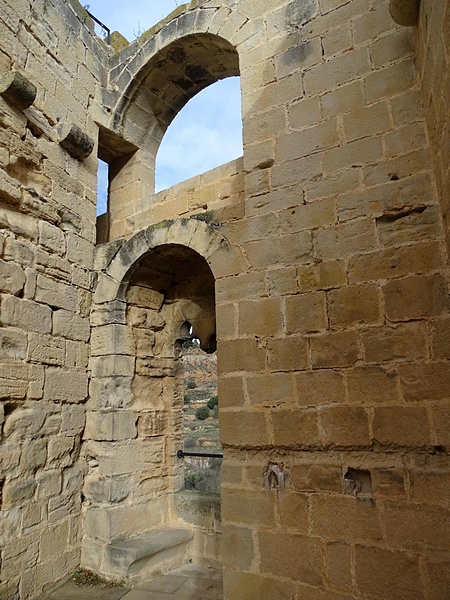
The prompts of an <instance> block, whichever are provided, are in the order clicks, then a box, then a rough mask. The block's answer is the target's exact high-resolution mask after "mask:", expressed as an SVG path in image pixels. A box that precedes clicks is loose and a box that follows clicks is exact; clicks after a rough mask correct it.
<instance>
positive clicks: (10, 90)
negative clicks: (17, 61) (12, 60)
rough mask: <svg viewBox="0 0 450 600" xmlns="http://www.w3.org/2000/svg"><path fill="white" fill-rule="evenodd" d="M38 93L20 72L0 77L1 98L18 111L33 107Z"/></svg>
mask: <svg viewBox="0 0 450 600" xmlns="http://www.w3.org/2000/svg"><path fill="white" fill-rule="evenodd" d="M36 93H37V89H36V86H35V85H33V84H32V83H31V82H30V81H28V79H27V78H26V77H25V76H24V75H22V73H19V71H11V72H9V73H2V74H1V75H0V96H3V98H5V100H6V101H7V102H9V103H11V104H13V105H14V106H16V107H17V108H18V109H20V110H23V109H25V108H28V107H29V106H31V105H32V104H33V102H34V101H35V98H36Z"/></svg>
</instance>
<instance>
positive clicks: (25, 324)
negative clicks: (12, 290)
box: [1, 296, 52, 333]
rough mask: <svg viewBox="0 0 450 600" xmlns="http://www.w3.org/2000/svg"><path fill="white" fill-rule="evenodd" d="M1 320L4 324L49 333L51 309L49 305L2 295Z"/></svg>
mask: <svg viewBox="0 0 450 600" xmlns="http://www.w3.org/2000/svg"><path fill="white" fill-rule="evenodd" d="M1 320H2V323H4V324H5V325H12V326H15V327H20V328H23V329H26V330H29V331H37V332H40V333H50V331H51V328H52V325H51V321H52V311H51V308H50V307H49V306H45V305H44V304H38V303H37V302H32V301H31V300H22V299H20V298H15V297H13V296H4V297H3V298H2V302H1Z"/></svg>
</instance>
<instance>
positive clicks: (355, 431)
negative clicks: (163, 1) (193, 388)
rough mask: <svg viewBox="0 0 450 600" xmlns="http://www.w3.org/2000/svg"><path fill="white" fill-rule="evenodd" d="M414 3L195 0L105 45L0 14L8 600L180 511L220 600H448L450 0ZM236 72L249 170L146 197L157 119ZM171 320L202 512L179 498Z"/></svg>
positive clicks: (0, 279)
mask: <svg viewBox="0 0 450 600" xmlns="http://www.w3.org/2000/svg"><path fill="white" fill-rule="evenodd" d="M420 4H421V6H420V11H419V14H418V15H417V21H416V9H417V6H418V3H417V2H416V1H415V0H408V1H407V0H391V1H390V2H387V1H384V0H383V1H373V0H358V1H355V2H348V1H345V0H302V1H300V0H299V1H294V2H287V1H284V0H283V1H279V2H269V3H261V2H258V1H257V0H233V1H231V0H230V1H225V2H219V1H216V0H209V1H208V2H193V3H191V4H190V5H189V6H188V7H187V8H186V7H180V8H179V9H177V11H176V12H175V13H174V14H173V15H172V16H170V17H169V18H168V19H167V20H165V21H164V22H163V23H162V24H160V25H157V26H155V27H154V28H152V29H151V30H150V31H149V32H147V33H146V35H144V36H142V37H141V38H140V39H139V40H137V41H135V42H131V43H130V44H129V45H127V47H126V48H123V49H121V50H120V51H119V52H116V53H114V52H113V51H112V50H111V48H109V49H108V48H107V47H106V45H105V44H102V43H101V41H99V39H98V38H97V37H96V36H95V34H94V33H93V30H92V27H91V24H90V22H89V21H88V22H86V21H85V14H84V13H83V11H82V10H81V9H80V8H79V7H78V8H77V6H76V3H75V4H73V3H67V2H62V1H61V0H55V1H54V2H52V10H51V11H47V12H45V11H44V12H42V11H38V10H36V11H35V12H33V11H32V10H31V8H30V3H29V2H27V1H26V0H17V1H16V2H9V3H8V2H6V3H3V5H4V6H3V5H2V11H0V46H1V48H0V71H2V72H3V74H2V76H1V77H0V168H1V170H2V177H1V178H0V179H1V182H2V183H1V184H0V201H1V203H2V204H1V206H0V229H1V232H0V275H3V276H0V324H1V325H2V328H1V330H0V397H1V402H0V428H1V449H2V451H1V453H0V471H1V476H0V480H1V481H0V488H1V493H2V503H1V504H2V511H1V515H0V546H1V549H2V556H1V560H2V565H1V568H2V577H1V579H2V582H1V583H0V597H1V598H2V600H3V597H5V600H35V599H36V598H41V597H45V596H47V595H48V593H49V592H50V591H51V587H52V586H53V585H54V584H55V583H57V581H60V580H63V579H64V578H66V577H67V576H68V575H69V574H70V573H71V572H73V570H74V569H75V568H76V567H78V566H79V565H80V555H81V557H82V558H81V561H82V565H83V566H88V567H91V568H93V569H94V570H96V571H98V572H100V573H102V572H103V573H105V572H106V573H107V574H109V575H111V574H112V572H111V571H112V569H113V565H112V563H111V560H110V558H111V556H110V553H108V548H110V547H111V544H112V543H115V542H117V541H120V543H124V544H125V546H126V544H127V543H128V542H129V540H130V539H135V538H136V537H138V536H140V535H141V534H144V535H150V534H151V536H153V535H155V534H154V532H155V531H157V530H158V529H159V528H162V527H164V528H166V527H168V528H174V527H178V526H179V522H180V519H181V520H182V521H183V523H184V525H185V526H186V528H187V529H189V531H190V535H191V534H192V539H191V541H190V543H189V544H188V546H187V547H186V548H185V549H184V548H183V555H182V557H183V558H182V559H183V560H185V559H186V560H192V561H193V562H198V563H201V564H215V565H220V564H221V562H223V563H224V565H225V590H224V597H226V598H227V600H235V599H236V598H239V599H241V600H255V598H258V599H261V600H269V599H270V600H274V599H276V600H281V599H283V600H292V598H294V597H295V598H297V597H298V598H302V599H303V598H305V599H307V600H337V598H339V599H340V600H350V598H353V597H354V598H356V597H358V598H359V597H361V598H362V597H364V598H366V597H367V598H369V597H370V598H380V599H381V598H382V599H383V600H404V598H408V599H409V598H411V599H413V600H416V599H417V600H419V599H420V600H424V599H426V600H442V599H443V598H446V597H447V596H448V595H449V594H450V592H449V589H450V583H449V582H450V569H449V565H450V547H449V543H448V539H449V532H448V527H447V525H446V524H447V523H448V522H449V519H448V516H449V515H448V511H449V501H448V492H449V484H448V479H449V477H448V470H449V469H448V460H447V456H446V453H447V451H448V448H449V447H450V434H449V431H450V381H449V376H448V374H447V373H448V371H449V369H448V367H449V365H448V361H449V358H450V351H449V339H450V333H449V331H450V326H449V317H448V315H449V311H450V306H449V295H448V252H447V251H446V247H447V248H448V247H450V246H449V243H448V241H449V239H450V227H449V214H450V213H449V201H448V198H449V197H450V196H449V191H450V187H449V186H450V180H449V172H448V165H449V150H448V149H449V148H450V145H449V127H448V115H449V106H450V97H449V93H448V90H449V89H450V51H449V50H450V42H449V39H448V38H449V32H450V28H449V25H448V24H449V19H450V8H449V0H442V1H440V2H432V1H431V0H422V2H421V3H420ZM3 9H4V10H3ZM38 13H39V15H38ZM391 14H392V15H394V18H395V19H397V20H398V21H400V22H404V23H406V22H408V24H412V23H413V22H414V24H415V25H417V27H416V28H415V29H414V32H413V31H412V30H407V29H405V28H399V27H398V26H397V25H396V24H395V23H394V21H393V19H392V16H391ZM11 68H14V69H16V68H17V69H20V71H21V73H23V76H24V77H25V78H26V79H28V78H29V79H30V81H33V83H34V84H35V85H36V94H35V96H36V97H35V100H34V106H32V107H29V108H25V104H26V103H25V101H24V97H25V95H26V94H25V95H24V94H21V93H20V91H21V90H20V88H21V86H20V85H19V83H20V82H19V79H20V77H19V76H18V75H17V73H14V72H13V73H11V72H10V69H11ZM239 73H240V76H241V77H240V83H241V91H242V122H243V135H244V140H243V141H244V157H243V158H241V159H237V160H234V161H231V162H230V163H228V164H226V165H223V166H221V167H217V168H216V169H213V170H212V171H209V172H207V173H203V174H202V175H196V176H195V177H193V178H191V179H190V180H187V181H185V182H181V183H179V184H177V185H175V186H172V187H171V188H170V189H167V190H163V191H162V192H159V193H157V194H154V181H155V172H154V171H155V156H156V153H157V150H158V148H159V145H160V142H161V140H162V138H163V136H164V134H165V131H166V129H167V127H168V125H169V124H170V123H171V122H172V120H173V119H174V117H175V116H176V114H177V112H179V110H180V108H181V107H182V106H184V105H185V104H186V102H187V101H188V100H190V98H192V97H193V96H194V95H195V94H196V93H197V92H198V91H199V90H200V89H202V88H204V87H206V86H207V85H209V84H211V83H214V82H215V81H216V80H218V79H221V78H223V77H227V76H229V75H238V74H239ZM2 82H3V83H2ZM5 82H6V83H5ZM22 83H25V87H23V86H22V91H23V90H25V89H26V88H28V91H29V92H32V91H33V89H32V87H31V86H27V85H26V82H25V81H24V80H22ZM6 84H7V85H6ZM10 84H11V85H10ZM2 85H3V93H2ZM8 85H9V87H8ZM5 86H6V87H5ZM105 86H106V87H105ZM14 90H15V91H14ZM33 95H34V94H30V95H29V96H28V100H27V102H28V101H29V100H30V98H31V97H32V96H33ZM21 99H22V100H21ZM72 124H73V125H74V126H72ZM95 140H98V144H97V143H96V142H95ZM60 142H61V143H60ZM97 145H98V152H97V148H96V154H97V155H98V157H99V158H100V159H102V160H106V161H107V162H108V164H109V190H108V212H107V213H106V215H105V216H103V217H101V219H100V220H99V221H98V227H97V233H98V235H97V240H103V241H105V242H106V241H107V240H108V241H107V242H106V243H104V244H101V245H100V246H98V247H97V248H96V249H95V248H94V246H93V243H94V240H95V238H96V232H95V207H96V203H97V198H96V184H97V175H96V173H97V166H98V161H97V156H94V147H96V146H97ZM74 157H75V158H76V160H74ZM163 219H166V220H165V221H162V220H163ZM94 255H95V260H94ZM211 272H212V274H211ZM93 292H95V293H94V298H95V303H96V304H95V306H94V307H93V308H92V307H91V295H92V293H93ZM214 294H216V297H215V298H214ZM189 323H190V325H192V326H193V335H194V336H195V337H199V338H201V342H202V347H205V348H206V347H207V348H208V350H210V351H212V350H213V349H214V348H215V339H216V337H217V338H218V350H217V358H218V371H219V379H220V381H219V398H220V402H219V406H220V435H221V439H222V444H223V450H224V454H225V462H224V467H223V469H222V472H221V498H222V500H223V508H224V510H223V515H222V517H220V515H219V509H218V506H217V502H218V500H217V499H215V500H214V501H212V500H210V498H205V496H204V495H201V496H198V492H195V491H193V492H192V493H191V494H190V496H189V500H184V501H182V500H180V498H181V497H182V494H174V492H176V491H177V490H179V489H180V488H181V487H182V481H183V468H184V467H183V461H182V460H181V459H178V458H177V457H176V450H177V449H178V448H181V447H182V445H183V444H182V442H183V439H182V438H183V436H182V403H183V389H182V381H181V379H182V377H183V376H182V374H181V369H180V368H179V365H180V362H181V360H180V357H179V354H180V352H182V349H181V348H180V346H181V344H182V341H183V340H185V339H186V338H187V336H188V334H189V332H190V327H189ZM91 327H92V332H91V329H90V328H91ZM216 331H217V333H216ZM211 356H212V355H211ZM208 364H209V363H208ZM211 365H212V363H211ZM211 369H213V367H212V366H211ZM197 391H198V390H197ZM190 410H191V409H189V410H188V414H189V411H190ZM209 425H210V421H207V422H206V423H204V424H202V427H204V428H205V438H206V437H207V435H206V432H208V430H209ZM200 442H201V443H202V444H205V447H207V446H206V444H207V443H209V440H207V439H205V440H203V439H201V440H199V443H200ZM82 498H83V506H81V499H82ZM222 521H223V522H222ZM82 536H85V537H84V540H83V542H82V541H81V540H82ZM220 538H222V542H223V543H219V542H220ZM81 544H82V545H83V553H82V554H81V553H80V546H81ZM180 546H182V544H180ZM172 550H173V549H170V548H168V549H166V550H165V551H164V552H163V554H164V556H166V557H167V562H164V563H163V564H162V565H161V564H160V563H159V558H158V561H156V559H155V562H152V561H153V559H151V558H150V559H148V562H146V563H145V566H146V567H148V568H149V570H151V569H152V568H153V567H155V568H161V566H162V567H163V568H166V567H169V566H170V564H173V563H172V562H171V561H172V560H173V561H175V560H181V556H180V557H179V556H177V553H176V548H175V550H173V554H172ZM119 554H120V552H119ZM221 557H222V558H223V561H222V558H221ZM138 558H139V556H138V555H136V556H134V557H132V558H131V563H132V564H133V565H134V566H133V567H132V569H131V571H133V569H134V567H136V568H137V567H139V568H140V567H141V566H144V565H142V564H141V565H139V564H136V563H139V562H140V561H139V560H137V561H136V559H138ZM142 560H143V561H144V562H145V561H146V559H145V558H144V557H143V558H142ZM133 561H134V562H133ZM119 562H120V556H119ZM152 565H153V567H152ZM374 565H375V566H376V567H377V568H374ZM128 566H129V565H128ZM127 569H128V567H127ZM5 579H7V580H8V582H7V583H6V582H5Z"/></svg>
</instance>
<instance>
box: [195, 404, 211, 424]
mask: <svg viewBox="0 0 450 600" xmlns="http://www.w3.org/2000/svg"><path fill="white" fill-rule="evenodd" d="M208 417H209V408H208V407H207V406H200V408H197V410H196V411H195V418H196V419H198V420H199V421H204V420H205V419H207V418H208Z"/></svg>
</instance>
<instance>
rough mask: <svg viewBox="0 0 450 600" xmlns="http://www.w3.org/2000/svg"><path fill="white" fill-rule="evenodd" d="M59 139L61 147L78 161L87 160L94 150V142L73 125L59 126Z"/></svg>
mask: <svg viewBox="0 0 450 600" xmlns="http://www.w3.org/2000/svg"><path fill="white" fill-rule="evenodd" d="M58 139H59V143H60V145H61V146H62V147H63V148H64V149H65V150H67V152H68V153H69V154H70V155H71V156H73V157H74V158H77V159H78V160H84V159H85V158H87V157H88V156H89V155H90V154H91V153H92V151H93V149H94V140H93V139H92V138H90V137H89V136H88V135H87V134H86V133H84V131H82V130H81V129H80V128H79V127H78V125H74V124H73V123H72V124H70V125H69V124H67V123H63V124H61V125H59V127H58Z"/></svg>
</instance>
